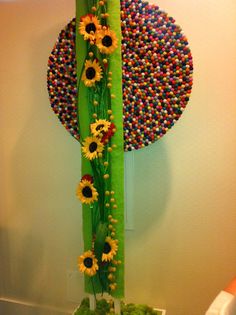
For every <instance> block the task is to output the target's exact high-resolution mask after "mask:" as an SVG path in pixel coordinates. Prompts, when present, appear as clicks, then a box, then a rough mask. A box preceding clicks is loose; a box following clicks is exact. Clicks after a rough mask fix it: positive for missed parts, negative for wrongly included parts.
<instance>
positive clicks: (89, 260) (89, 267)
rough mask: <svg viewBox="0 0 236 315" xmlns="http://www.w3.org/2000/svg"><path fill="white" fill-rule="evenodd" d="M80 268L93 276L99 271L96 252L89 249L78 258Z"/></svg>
mask: <svg viewBox="0 0 236 315" xmlns="http://www.w3.org/2000/svg"><path fill="white" fill-rule="evenodd" d="M78 267H79V270H80V271H81V272H83V273H85V274H87V275H88V276H90V277H92V276H94V275H95V274H96V273H97V270H98V264H97V259H96V257H95V256H94V254H93V253H92V252H91V251H90V250H89V251H87V252H85V253H84V254H83V255H81V256H80V257H79V259H78Z"/></svg>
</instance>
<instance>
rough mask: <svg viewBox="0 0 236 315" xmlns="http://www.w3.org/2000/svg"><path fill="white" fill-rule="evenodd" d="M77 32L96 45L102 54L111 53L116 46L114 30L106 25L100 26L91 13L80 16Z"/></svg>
mask: <svg viewBox="0 0 236 315" xmlns="http://www.w3.org/2000/svg"><path fill="white" fill-rule="evenodd" d="M79 32H80V34H81V35H83V36H84V39H85V40H89V42H90V44H91V45H96V46H97V47H98V49H99V51H100V52H101V53H102V54H107V55H108V54H111V53H113V51H114V50H115V49H116V48H117V43H118V40H117V37H116V34H115V32H113V31H112V30H110V29H109V28H108V27H107V26H102V25H101V24H100V21H99V20H98V18H97V17H96V16H95V15H93V14H87V15H85V16H83V17H81V21H80V25H79Z"/></svg>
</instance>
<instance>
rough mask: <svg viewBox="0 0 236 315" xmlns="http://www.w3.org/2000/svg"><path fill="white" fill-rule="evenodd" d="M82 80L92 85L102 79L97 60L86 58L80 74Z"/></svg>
mask: <svg viewBox="0 0 236 315" xmlns="http://www.w3.org/2000/svg"><path fill="white" fill-rule="evenodd" d="M81 79H82V81H84V84H85V85H86V86H88V87H91V86H93V85H94V84H95V83H96V82H99V81H100V80H101V79H102V68H101V66H100V64H99V62H98V61H97V60H95V59H94V60H93V61H92V60H86V61H85V67H84V71H83V74H82V78H81Z"/></svg>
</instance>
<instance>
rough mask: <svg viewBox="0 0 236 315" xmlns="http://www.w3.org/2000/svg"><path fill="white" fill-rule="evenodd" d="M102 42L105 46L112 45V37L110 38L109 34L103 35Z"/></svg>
mask: <svg viewBox="0 0 236 315" xmlns="http://www.w3.org/2000/svg"><path fill="white" fill-rule="evenodd" d="M102 44H103V46H105V47H110V46H112V38H111V36H109V35H106V36H104V37H103V39H102Z"/></svg>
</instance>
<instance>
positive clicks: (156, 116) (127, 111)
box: [48, 0, 193, 315]
mask: <svg viewBox="0 0 236 315" xmlns="http://www.w3.org/2000/svg"><path fill="white" fill-rule="evenodd" d="M108 8H109V13H110V15H111V18H109V13H108V12H107V11H108ZM86 10H87V12H85V11H86ZM120 22H121V24H120ZM120 25H121V33H120V29H119V26H120ZM114 30H115V31H114ZM121 37H122V42H121ZM120 48H121V49H120ZM120 53H122V56H121V54H120ZM119 54H120V55H119ZM48 66H49V67H48V91H49V95H50V101H51V106H52V108H53V111H54V113H55V114H56V115H57V116H58V118H59V119H60V121H61V123H62V125H63V126H64V127H65V128H66V129H67V130H68V131H69V132H70V133H71V135H72V136H73V137H74V138H75V139H77V140H78V141H79V142H80V143H81V151H82V156H83V157H82V170H83V171H82V174H83V176H82V178H81V180H80V182H79V184H78V187H77V190H76V195H77V197H78V199H79V200H80V201H81V202H82V204H83V235H84V253H82V254H81V255H80V256H79V258H78V268H79V270H80V271H81V272H82V273H84V275H85V291H86V292H87V293H90V294H91V293H94V295H95V298H96V293H100V292H101V293H103V292H108V293H110V294H111V295H112V297H114V298H116V299H121V298H123V297H124V272H123V269H122V268H124V248H123V247H124V240H123V226H122V224H123V215H124V211H123V210H124V209H123V199H124V198H123V197H124V195H123V155H122V154H121V151H122V149H123V144H124V149H125V151H131V150H134V149H140V148H143V147H145V146H148V145H149V144H151V143H153V142H155V141H156V140H158V139H160V138H161V137H162V136H164V135H165V134H166V132H167V131H168V130H169V129H170V128H172V126H173V125H174V124H175V123H176V122H177V121H178V119H179V117H180V116H181V114H182V112H183V111H184V109H185V107H186V105H187V102H188V100H189V96H190V93H191V88H192V71H193V64H192V56H191V52H190V49H189V47H188V42H187V39H186V37H185V36H184V35H183V34H182V30H181V28H180V27H179V26H178V25H176V24H175V21H174V19H173V18H172V17H169V16H168V14H166V13H165V12H164V11H162V10H160V9H159V8H158V6H156V5H151V4H149V3H148V2H146V1H142V0H129V1H126V0H103V1H102V0H76V19H73V20H72V21H71V22H70V23H69V24H68V25H67V26H66V28H65V29H64V30H62V32H61V33H60V35H59V38H58V40H57V43H56V45H55V46H54V48H53V51H52V53H51V55H50V57H49V63H48ZM78 70H79V71H78ZM112 72H113V73H112ZM119 88H120V90H119ZM122 88H123V89H122ZM81 91H82V93H81ZM113 91H115V93H114V92H113ZM122 101H123V117H122ZM118 109H119V110H118ZM114 113H115V114H114ZM123 131H124V133H123ZM123 140H124V143H123ZM122 153H123V151H122ZM117 161H119V163H117ZM117 219H119V222H118V220H117ZM117 223H119V224H117ZM90 298H91V296H90ZM115 302H117V300H116V301H115ZM112 303H113V302H112ZM112 303H110V302H106V301H104V300H102V301H97V307H96V309H95V310H92V309H89V303H88V300H84V301H82V303H81V306H80V308H78V309H77V310H76V311H75V313H74V314H76V315H80V314H81V315H82V314H83V315H85V314H87V315H88V314H90V315H105V314H107V315H108V314H113V315H114V312H116V314H122V315H128V314H133V315H134V314H137V315H138V314H139V315H141V314H143V315H147V314H161V311H160V312H158V311H157V312H156V311H154V310H152V309H150V308H148V307H147V306H144V305H133V304H129V305H124V304H121V308H120V307H119V305H118V307H117V303H113V304H112ZM91 305H93V303H92V302H91Z"/></svg>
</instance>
